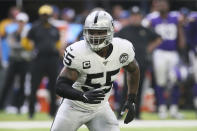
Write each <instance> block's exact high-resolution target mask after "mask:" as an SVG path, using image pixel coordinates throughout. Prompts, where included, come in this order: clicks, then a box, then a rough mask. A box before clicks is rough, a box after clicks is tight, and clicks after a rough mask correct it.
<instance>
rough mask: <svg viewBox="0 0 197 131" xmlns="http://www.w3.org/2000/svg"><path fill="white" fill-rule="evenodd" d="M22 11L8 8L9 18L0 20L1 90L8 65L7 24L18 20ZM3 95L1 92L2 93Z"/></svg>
mask: <svg viewBox="0 0 197 131" xmlns="http://www.w3.org/2000/svg"><path fill="white" fill-rule="evenodd" d="M19 12H20V9H19V8H17V7H15V6H13V7H10V8H9V10H8V16H7V18H5V19H3V20H1V21H0V47H1V51H0V53H1V55H0V56H1V59H0V60H1V62H0V64H1V65H0V91H1V90H2V87H3V81H4V78H5V72H6V68H7V66H8V59H9V58H8V57H9V46H8V42H7V31H6V30H7V29H6V28H7V26H8V25H9V24H11V23H13V22H15V21H16V15H17V14H18V13H19ZM0 95H1V93H0Z"/></svg>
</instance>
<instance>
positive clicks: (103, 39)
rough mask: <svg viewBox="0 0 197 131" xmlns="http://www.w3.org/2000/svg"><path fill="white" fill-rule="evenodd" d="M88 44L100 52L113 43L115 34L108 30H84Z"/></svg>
mask: <svg viewBox="0 0 197 131" xmlns="http://www.w3.org/2000/svg"><path fill="white" fill-rule="evenodd" d="M84 37H85V40H86V42H87V43H88V44H89V45H90V47H91V49H92V50H94V51H99V50H101V49H102V48H104V47H106V46H107V45H109V44H110V43H111V40H112V37H113V34H112V33H111V32H110V31H109V30H108V29H84Z"/></svg>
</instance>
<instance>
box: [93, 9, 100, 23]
mask: <svg viewBox="0 0 197 131" xmlns="http://www.w3.org/2000/svg"><path fill="white" fill-rule="evenodd" d="M98 15H99V11H98V12H97V13H96V16H95V18H94V24H95V23H97V21H98Z"/></svg>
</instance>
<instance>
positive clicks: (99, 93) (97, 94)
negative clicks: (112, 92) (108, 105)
mask: <svg viewBox="0 0 197 131" xmlns="http://www.w3.org/2000/svg"><path fill="white" fill-rule="evenodd" d="M104 97H105V92H104V91H103V90H90V91H86V92H84V93H83V100H82V101H83V102H84V103H89V104H99V103H101V101H102V100H104Z"/></svg>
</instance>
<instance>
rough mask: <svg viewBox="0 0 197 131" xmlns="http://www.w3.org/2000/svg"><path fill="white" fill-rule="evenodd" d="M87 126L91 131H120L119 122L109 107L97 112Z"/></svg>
mask: <svg viewBox="0 0 197 131" xmlns="http://www.w3.org/2000/svg"><path fill="white" fill-rule="evenodd" d="M86 125H87V127H88V129H89V130H90V131H120V128H119V124H118V120H117V118H116V116H115V114H114V112H113V111H112V109H111V107H110V106H109V105H106V106H104V107H103V108H102V109H101V110H99V111H98V112H96V113H95V116H94V118H93V119H91V120H90V121H89V122H88V123H86Z"/></svg>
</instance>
